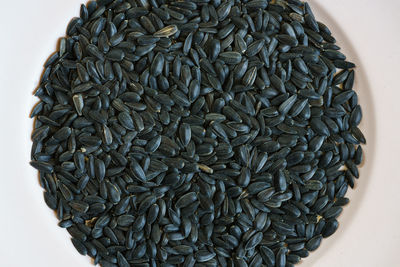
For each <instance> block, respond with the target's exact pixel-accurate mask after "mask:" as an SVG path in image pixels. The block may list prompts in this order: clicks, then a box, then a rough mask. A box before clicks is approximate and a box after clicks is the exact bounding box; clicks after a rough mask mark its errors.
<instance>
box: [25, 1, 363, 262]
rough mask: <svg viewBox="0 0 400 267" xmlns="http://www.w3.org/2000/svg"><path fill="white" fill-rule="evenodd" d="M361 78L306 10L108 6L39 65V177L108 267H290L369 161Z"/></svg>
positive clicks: (328, 229) (80, 238)
mask: <svg viewBox="0 0 400 267" xmlns="http://www.w3.org/2000/svg"><path fill="white" fill-rule="evenodd" d="M352 68H354V64H353V63H351V62H348V61H346V57H345V56H344V55H343V54H342V53H341V52H339V47H338V46H337V45H335V39H334V37H332V35H331V32H330V31H329V29H328V28H327V27H326V26H325V25H324V24H322V23H320V22H317V21H316V20H315V18H314V15H313V13H312V11H311V9H310V7H309V5H308V4H307V3H303V2H300V1H299V0H286V1H283V0H280V1H279V0H277V1H269V0H251V1H239V0H228V1H225V0H222V1H221V0H195V1H176V2H174V1H168V0H126V1H124V0H114V1H113V0H99V1H97V2H96V1H91V2H89V3H88V4H87V5H82V6H81V11H80V17H77V18H73V19H72V21H71V22H70V24H69V25H68V27H67V37H65V38H61V40H60V43H59V49H58V51H57V52H56V53H54V54H53V55H51V56H50V57H49V59H48V61H47V62H46V64H45V71H44V74H43V77H42V79H41V82H40V85H39V87H38V89H37V91H36V93H35V95H36V96H37V97H39V98H40V102H39V103H38V104H37V105H36V106H35V108H34V109H33V112H32V114H31V116H32V117H34V118H36V120H35V124H34V131H33V134H32V140H33V146H32V154H31V157H32V161H31V165H32V166H33V167H35V168H36V169H38V170H39V173H40V183H41V186H42V187H43V188H44V189H45V192H44V199H45V202H46V203H47V205H48V206H49V207H50V208H51V209H53V210H56V213H57V216H58V218H59V220H60V223H59V225H60V226H61V227H64V228H66V229H67V231H68V232H69V233H70V234H71V236H72V243H73V244H74V246H75V247H76V249H77V250H78V251H79V252H80V253H81V254H83V255H86V254H87V255H89V256H90V257H92V258H94V262H95V263H96V264H97V263H100V264H101V265H102V266H104V267H110V266H121V267H127V266H240V267H242V266H254V267H257V266H280V267H285V266H286V267H289V266H293V265H294V264H296V263H298V262H299V261H300V260H301V258H304V257H307V256H308V255H309V251H314V250H315V249H317V248H318V247H319V245H320V243H321V240H322V239H323V238H324V237H328V236H330V235H332V234H333V233H334V232H335V231H336V229H337V227H338V221H337V220H336V218H337V217H338V216H339V214H340V213H341V211H342V206H344V205H346V204H347V203H348V199H347V198H346V197H345V194H346V192H347V189H348V187H349V186H350V187H353V186H354V178H358V176H359V174H358V169H357V165H358V164H360V163H361V161H362V149H361V146H360V143H365V138H364V136H363V134H362V133H361V131H360V130H359V128H358V125H359V123H360V120H361V117H362V114H361V109H360V106H359V105H358V104H357V102H358V99H357V94H356V93H355V92H354V91H353V90H352V87H353V83H354V71H353V70H352Z"/></svg>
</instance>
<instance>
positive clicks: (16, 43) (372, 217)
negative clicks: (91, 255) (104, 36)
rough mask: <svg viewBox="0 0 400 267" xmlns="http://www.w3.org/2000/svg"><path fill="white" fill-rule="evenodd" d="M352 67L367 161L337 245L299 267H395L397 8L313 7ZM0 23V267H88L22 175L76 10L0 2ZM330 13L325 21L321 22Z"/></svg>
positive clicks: (74, 5) (365, 2) (391, 2)
mask: <svg viewBox="0 0 400 267" xmlns="http://www.w3.org/2000/svg"><path fill="white" fill-rule="evenodd" d="M310 2H311V6H312V8H313V9H314V11H315V13H316V16H317V19H319V20H320V21H322V22H325V23H326V24H327V25H328V26H329V27H330V28H331V30H332V31H333V33H334V36H335V37H336V38H337V40H338V43H339V44H340V45H341V46H342V47H343V49H344V51H345V54H346V55H348V58H349V59H350V60H351V61H354V62H355V63H357V65H358V66H359V67H358V69H357V81H356V90H357V92H358V93H359V99H360V102H361V104H362V107H363V111H364V119H363V126H362V127H363V129H364V132H365V134H366V137H367V141H368V145H367V146H366V147H365V151H366V161H365V164H364V167H363V168H362V169H361V178H360V179H359V181H357V187H356V189H357V190H356V191H351V192H350V194H349V195H350V197H351V202H350V205H348V206H347V207H346V208H345V209H344V212H343V215H342V216H341V217H340V219H339V221H340V223H341V226H340V227H339V230H338V231H337V232H336V234H335V235H333V236H332V237H330V238H328V239H325V240H324V241H323V242H322V245H321V248H320V249H319V250H317V252H314V253H312V254H311V255H310V256H309V257H308V258H307V259H305V260H304V261H303V263H302V264H301V265H300V266H302V267H303V266H318V267H319V266H324V267H336V266H340V267H359V266H360V267H361V266H362V267H381V266H383V267H385V266H388V267H396V266H400V261H398V251H399V248H400V245H399V243H400V231H399V229H400V227H399V221H400V208H399V206H398V203H400V193H399V188H400V179H399V178H400V177H399V171H398V170H399V162H398V161H399V151H400V145H399V142H398V140H399V137H398V133H399V130H400V126H399V123H398V118H399V116H400V108H399V106H400V102H399V99H400V98H399V97H400V92H399V88H398V84H399V76H400V74H399V69H400V65H399V62H400V52H399V51H400V50H399V49H398V45H399V43H400V35H399V27H400V17H399V15H398V14H397V13H398V11H399V10H400V1H398V0H386V1H373V0H352V1H346V0H335V1H328V0H325V1H323V0H311V1H310ZM1 3H2V15H1V16H0V33H1V42H0V56H1V57H0V90H1V98H0V102H1V103H0V111H1V112H0V114H1V115H0V125H1V131H0V142H1V144H0V148H1V150H0V170H1V178H0V211H1V213H0V214H1V215H0V237H1V242H0V259H1V260H0V262H1V264H0V265H1V266H4V267H25V266H30V267H39V266H40V267H48V266H57V267H70V266H76V267H81V266H82V267H84V266H87V267H89V266H92V265H91V264H90V261H89V259H88V258H87V257H82V256H80V255H79V254H78V253H77V252H76V251H75V249H74V248H73V246H72V244H71V243H70V241H69V234H68V232H67V231H65V230H64V229H61V228H59V227H58V226H57V220H56V218H55V216H54V214H53V212H52V211H50V209H49V208H48V207H47V206H46V205H45V203H44V200H43V196H42V189H41V188H40V186H39V184H38V180H37V178H36V177H37V175H36V172H35V171H34V170H33V169H32V168H31V167H30V166H29V165H28V162H29V158H30V156H29V153H30V147H31V141H30V139H29V136H30V132H31V127H32V121H31V120H30V119H28V114H29V112H30V110H31V107H32V105H33V104H34V103H35V101H36V100H35V99H34V97H32V91H33V89H34V88H35V87H36V85H37V84H38V82H39V77H40V74H41V72H42V65H43V63H44V62H45V60H46V58H47V56H48V55H50V54H51V53H52V52H53V51H54V49H55V46H56V40H57V38H58V37H60V36H62V35H64V33H65V28H66V25H67V23H68V21H69V19H70V18H71V17H73V16H76V15H78V14H79V13H78V12H79V5H80V3H81V0H68V1H66V0H63V1H60V0H59V1H54V0H38V1H28V0H18V1H1ZM327 10H329V11H330V14H328V13H326V11H327Z"/></svg>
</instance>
